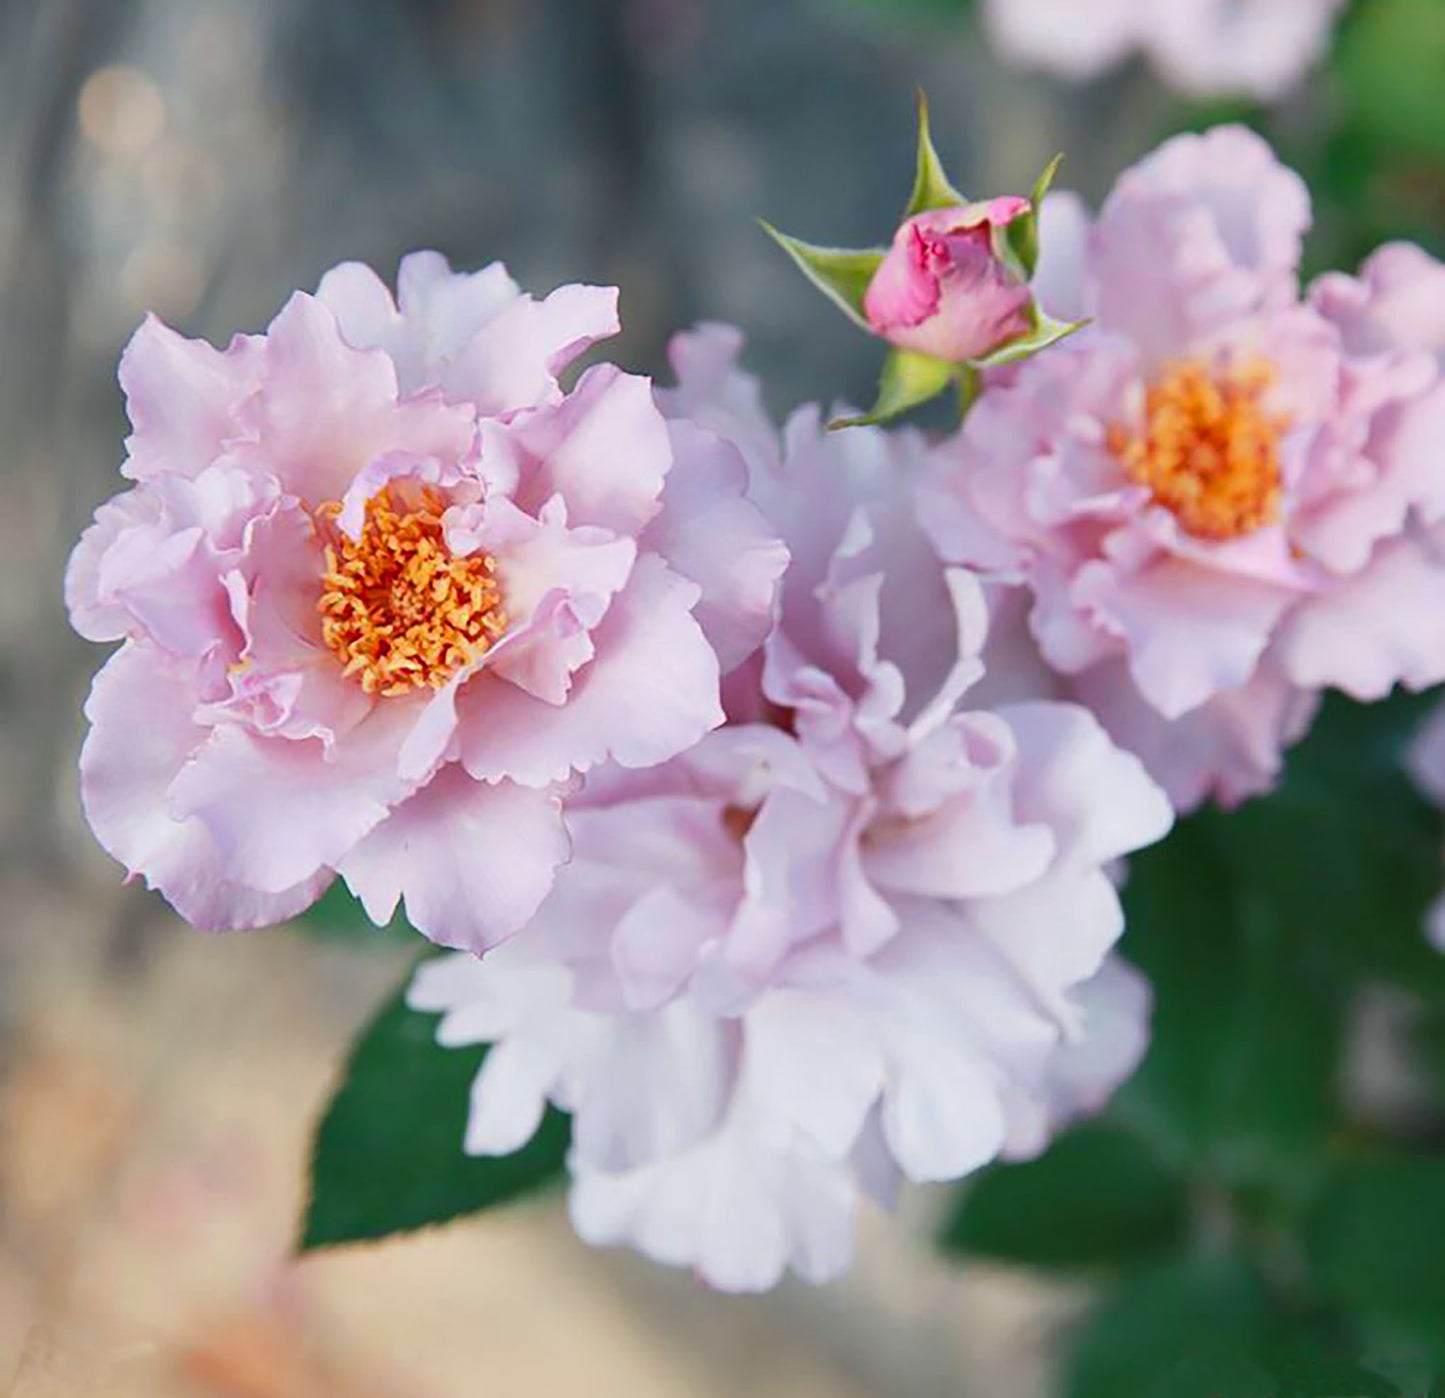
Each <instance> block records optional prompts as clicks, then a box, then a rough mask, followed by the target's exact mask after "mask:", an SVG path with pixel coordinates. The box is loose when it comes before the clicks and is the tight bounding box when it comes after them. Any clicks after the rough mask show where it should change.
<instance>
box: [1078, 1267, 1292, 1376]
mask: <svg viewBox="0 0 1445 1398" xmlns="http://www.w3.org/2000/svg"><path fill="white" fill-rule="evenodd" d="M1269 1326H1270V1310H1269V1302H1268V1298H1267V1296H1266V1294H1265V1291H1264V1289H1263V1287H1262V1286H1261V1285H1260V1283H1259V1281H1258V1280H1257V1279H1256V1277H1255V1276H1254V1275H1253V1273H1252V1272H1250V1271H1249V1269H1248V1268H1246V1267H1244V1266H1243V1265H1242V1264H1241V1263H1239V1262H1237V1261H1235V1260H1234V1259H1232V1258H1226V1257H1219V1258H1209V1259H1191V1260H1189V1261H1185V1262H1176V1263H1170V1264H1167V1265H1161V1266H1159V1267H1154V1268H1149V1269H1145V1270H1143V1271H1141V1272H1139V1273H1137V1274H1136V1275H1135V1276H1133V1277H1132V1278H1131V1279H1130V1280H1129V1281H1128V1282H1126V1283H1125V1284H1124V1285H1123V1286H1121V1287H1120V1288H1119V1289H1118V1290H1117V1291H1116V1292H1115V1293H1114V1294H1113V1295H1112V1296H1111V1297H1109V1299H1108V1300H1106V1301H1105V1302H1104V1304H1103V1305H1102V1306H1101V1307H1100V1308H1099V1309H1098V1310H1097V1311H1096V1312H1095V1313H1094V1315H1093V1316H1092V1317H1091V1318H1090V1319H1089V1321H1088V1322H1087V1324H1086V1326H1085V1328H1084V1330H1083V1332H1082V1334H1081V1335H1080V1336H1079V1338H1078V1340H1077V1343H1076V1344H1075V1345H1074V1347H1073V1352H1072V1355H1071V1358H1070V1362H1069V1364H1068V1366H1067V1367H1068V1379H1067V1383H1066V1385H1065V1388H1064V1392H1065V1394H1066V1398H1130V1396H1131V1395H1134V1394H1139V1395H1144V1396H1145V1398H1279V1389H1278V1387H1277V1386H1276V1385H1275V1383H1274V1382H1273V1380H1272V1379H1271V1377H1270V1375H1269V1374H1268V1372H1267V1371H1266V1370H1265V1369H1263V1368H1262V1367H1261V1366H1260V1365H1259V1363H1258V1361H1256V1360H1255V1358H1254V1355H1255V1354H1256V1353H1257V1352H1258V1350H1259V1349H1260V1348H1261V1346H1263V1345H1264V1344H1265V1343H1266V1341H1267V1337H1268V1333H1269Z"/></svg>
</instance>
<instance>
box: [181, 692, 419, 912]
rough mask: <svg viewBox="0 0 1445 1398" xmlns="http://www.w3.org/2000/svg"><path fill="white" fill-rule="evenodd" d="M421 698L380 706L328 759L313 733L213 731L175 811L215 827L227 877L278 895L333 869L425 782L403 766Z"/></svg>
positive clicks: (188, 772) (184, 777)
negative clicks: (401, 754)
mask: <svg viewBox="0 0 1445 1398" xmlns="http://www.w3.org/2000/svg"><path fill="white" fill-rule="evenodd" d="M416 713H417V709H416V705H415V704H413V703H410V702H407V701H404V700H399V699H393V700H390V701H389V702H387V703H384V704H379V705H377V706H376V708H375V709H373V710H372V712H371V714H370V715H369V716H368V717H367V718H366V719H365V720H364V721H363V722H362V723H360V724H358V725H357V726H356V728H354V729H353V730H352V732H351V733H350V734H349V735H348V740H347V742H346V743H344V744H341V745H339V746H338V747H337V748H336V749H335V751H334V754H333V756H332V758H331V760H329V761H328V760H327V755H326V750H325V748H324V747H323V745H322V744H321V742H320V741H318V740H316V739H305V740H296V741H292V740H288V739H284V738H264V737H258V736H257V735H256V734H254V733H251V732H248V731H247V730H245V729H243V728H240V727H236V726H231V725H227V726H224V727H219V728H215V729H212V730H211V734H210V736H209V738H208V739H207V740H206V742H205V743H204V744H203V745H202V746H201V747H200V748H198V749H197V750H196V752H195V755H194V756H193V757H192V759H191V760H190V762H189V763H187V765H186V767H185V768H184V769H183V770H182V771H181V773H180V774H179V775H178V776H177V778H176V780H175V781H174V783H172V785H171V790H170V802H171V804H170V809H171V814H172V815H173V816H175V817H176V818H177V819H181V820H184V819H187V818H189V817H195V818H197V819H199V820H201V821H202V822H203V823H204V824H205V826H206V828H207V829H208V830H209V831H210V833H211V836H212V838H213V839H214V840H215V843H216V847H217V849H218V850H219V852H220V859H221V862H222V865H223V867H224V868H225V869H226V871H227V873H228V875H229V876H230V877H231V878H233V879H236V880H238V881H242V882H245V883H247V884H251V885H253V886H255V887H257V888H260V889H263V890H265V891H267V892H274V893H279V892H280V891H282V890H283V889H287V888H290V887H291V886H292V885H293V884H296V883H299V882H300V881H302V880H304V879H307V878H310V877H312V876H313V875H314V874H315V872H316V870H317V868H318V867H320V866H321V865H329V866H331V867H333V868H334V867H335V866H336V864H337V863H338V862H339V861H340V860H341V859H342V858H343V856H345V855H346V854H347V852H348V851H350V850H351V849H352V848H353V847H354V846H355V845H356V844H357V842H358V841H360V839H361V838H362V836H364V835H365V834H366V833H367V832H368V831H370V830H371V829H372V828H373V827H374V826H376V825H377V824H379V823H380V822H381V820H382V819H383V818H384V817H385V816H386V814H387V812H388V811H389V810H390V808H391V807H392V806H394V805H396V804H397V803H399V802H400V801H402V800H404V799H405V798H406V797H407V796H409V795H410V794H411V792H412V791H413V790H414V789H415V788H416V786H417V785H418V783H417V782H415V781H407V780H404V779H403V778H402V777H401V775H400V774H399V772H398V770H397V752H398V750H399V748H400V747H401V744H402V742H403V741H404V739H405V737H406V734H407V732H408V731H409V729H410V728H411V727H412V726H413V724H414V723H415V720H416Z"/></svg>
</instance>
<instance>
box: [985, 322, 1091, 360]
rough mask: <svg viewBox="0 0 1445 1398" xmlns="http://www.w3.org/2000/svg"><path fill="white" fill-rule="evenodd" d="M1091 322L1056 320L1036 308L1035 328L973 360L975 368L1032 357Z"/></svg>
mask: <svg viewBox="0 0 1445 1398" xmlns="http://www.w3.org/2000/svg"><path fill="white" fill-rule="evenodd" d="M1088 324H1089V322H1088V321H1087V320H1073V321H1067V320H1055V319H1053V317H1052V316H1047V315H1045V314H1044V313H1043V312H1042V311H1040V310H1038V309H1037V308H1035V311H1034V328H1033V329H1032V330H1030V331H1029V332H1028V334H1026V335H1020V336H1019V337H1018V339H1016V340H1010V341H1009V342H1008V343H1007V344H1005V345H1000V346H999V348H998V349H996V350H994V351H993V353H991V354H986V355H984V357H983V358H982V359H975V360H973V361H972V364H973V367H974V368H975V369H1001V368H1003V367H1004V365H1006V364H1018V363H1019V362H1020V361H1022V360H1025V359H1031V358H1033V356H1034V355H1036V354H1039V353H1040V352H1041V351H1043V350H1046V349H1048V348H1049V347H1050V346H1052V345H1056V344H1058V343H1059V341H1060V340H1067V339H1068V337H1069V336H1070V335H1072V334H1074V332H1075V331H1077V330H1082V329H1083V328H1084V327H1085V326H1086V325H1088Z"/></svg>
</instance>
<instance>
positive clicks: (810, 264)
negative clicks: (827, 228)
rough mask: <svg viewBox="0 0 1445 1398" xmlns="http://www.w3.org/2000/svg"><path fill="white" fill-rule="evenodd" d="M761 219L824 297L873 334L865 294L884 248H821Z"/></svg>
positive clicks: (881, 257)
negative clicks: (866, 309) (864, 308)
mask: <svg viewBox="0 0 1445 1398" xmlns="http://www.w3.org/2000/svg"><path fill="white" fill-rule="evenodd" d="M758 222H759V223H760V224H762V226H763V230H764V232H766V233H767V234H768V236H769V237H770V238H772V240H773V241H774V242H775V243H777V245H778V246H779V247H780V248H782V250H783V251H784V252H785V253H787V254H788V256H789V257H791V258H792V259H793V261H794V262H796V263H797V264H798V267H799V269H800V270H801V271H802V273H803V275H804V276H805V277H807V279H808V280H809V281H810V282H812V283H813V285H814V286H816V287H817V288H818V290H819V291H821V292H822V293H823V295H824V296H826V297H827V298H828V299H829V300H830V301H832V302H833V304H834V305H836V306H837V307H838V308H839V309H840V310H842V312H843V313H844V315H846V316H847V317H848V319H849V320H851V321H852V322H853V323H854V324H855V325H857V326H860V327H861V328H862V329H864V330H867V331H868V333H869V334H870V335H871V334H872V333H873V331H872V327H871V326H870V325H869V324H868V318H867V316H865V315H864V313H863V297H864V294H865V293H866V292H867V290H868V285H869V283H870V282H871V281H872V280H873V275H874V273H875V272H877V270H878V264H879V263H881V262H882V261H883V256H884V250H883V249H882V248H861V249H855V248H820V247H817V246H815V245H814V244H812V243H805V242H803V241H802V239H801V238H792V237H789V236H788V234H786V233H783V232H780V231H779V230H778V229H776V228H774V227H773V225H772V224H771V223H768V222H767V221H766V220H764V219H759V220H758Z"/></svg>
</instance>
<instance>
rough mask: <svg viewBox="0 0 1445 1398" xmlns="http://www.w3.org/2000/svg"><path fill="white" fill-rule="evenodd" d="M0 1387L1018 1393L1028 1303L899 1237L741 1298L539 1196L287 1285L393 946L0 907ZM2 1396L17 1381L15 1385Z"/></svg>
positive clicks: (1028, 1356)
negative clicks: (305, 1188) (795, 1282)
mask: <svg viewBox="0 0 1445 1398" xmlns="http://www.w3.org/2000/svg"><path fill="white" fill-rule="evenodd" d="M0 907H3V908H4V909H5V910H6V912H5V916H6V918H7V919H8V920H9V922H10V927H9V929H8V933H7V937H6V940H7V943H8V944H9V946H10V947H11V948H14V949H23V955H21V956H18V957H15V958H13V959H12V960H11V961H10V963H9V965H8V968H7V973H6V984H5V992H4V993H5V998H6V1001H7V1003H8V1005H9V1007H10V1020H11V1022H10V1029H9V1034H8V1037H7V1041H6V1047H5V1060H6V1071H4V1073H3V1074H0V1082H3V1094H0V1384H3V1383H6V1382H8V1383H9V1384H10V1387H9V1388H8V1389H7V1388H4V1387H0V1394H10V1395H13V1398H61V1395H82V1394H84V1395H91V1394H95V1395H106V1398H313V1395H315V1396H317V1398H319V1395H336V1398H454V1396H455V1398H462V1396H463V1395H466V1396H467V1398H473V1396H474V1395H478V1394H503V1395H510V1394H513V1393H516V1394H539V1395H544V1398H546V1396H549V1395H553V1394H557V1395H569V1394H574V1393H576V1394H582V1393H586V1394H588V1395H594V1396H595V1398H608V1395H612V1394H617V1395H624V1394H625V1395H628V1398H653V1395H656V1398H664V1395H665V1396H666V1398H694V1395H695V1396H696V1398H712V1395H718V1398H722V1395H735V1394H739V1393H747V1394H757V1395H767V1398H863V1396H864V1395H869V1394H889V1395H908V1394H919V1395H923V1394H928V1395H937V1394H945V1393H955V1392H956V1393H961V1394H986V1395H989V1398H1003V1395H1009V1394H1028V1393H1030V1392H1035V1391H1038V1382H1039V1380H1038V1364H1039V1359H1038V1354H1039V1351H1040V1349H1041V1348H1044V1347H1045V1346H1043V1345H1042V1344H1041V1342H1042V1341H1045V1340H1046V1339H1047V1338H1048V1335H1047V1330H1046V1326H1047V1324H1048V1314H1049V1313H1048V1312H1047V1311H1045V1312H1041V1311H1040V1310H1039V1308H1038V1303H1037V1298H1036V1296H1035V1294H1034V1292H1033V1289H1032V1287H1030V1286H1028V1285H1027V1284H1026V1283H1023V1282H1021V1281H1019V1280H1016V1279H1011V1278H1007V1277H999V1276H991V1275H985V1274H980V1275H979V1276H978V1277H975V1278H970V1279H968V1280H965V1279H963V1278H960V1277H959V1276H957V1275H956V1274H953V1273H950V1272H948V1271H946V1270H945V1269H942V1268H940V1267H938V1266H937V1265H936V1264H935V1263H934V1262H933V1261H932V1260H931V1259H930V1258H929V1257H928V1256H927V1254H926V1252H925V1251H924V1249H922V1248H921V1247H920V1246H918V1245H917V1244H916V1243H915V1242H914V1241H911V1240H910V1231H909V1229H908V1228H907V1227H906V1226H905V1225H904V1224H901V1223H897V1222H892V1223H885V1222H883V1221H879V1220H874V1221H871V1222H870V1225H869V1227H868V1228H867V1229H866V1230H865V1247H864V1257H863V1260H862V1263H861V1265H860V1268H859V1271H858V1274H857V1275H856V1276H855V1277H853V1278H851V1279H850V1280H849V1281H848V1282H845V1283H843V1284H840V1285H838V1286H834V1287H830V1288H825V1289H823V1290H821V1291H816V1292H810V1291H808V1290H806V1289H805V1288H802V1287H797V1286H788V1287H784V1288H783V1289H782V1290H781V1291H779V1292H778V1293H775V1294H774V1295H773V1296H771V1297H768V1298H765V1299H757V1298H747V1299H737V1298H730V1297H724V1296H719V1295H714V1294H711V1293H708V1292H707V1291H705V1290H703V1289H701V1288H699V1287H698V1286H696V1285H695V1284H694V1283H693V1281H692V1280H691V1279H690V1278H689V1277H687V1276H685V1275H683V1274H679V1273H675V1272H670V1271H665V1270H663V1269H660V1268H654V1267H652V1266H651V1265H650V1264H648V1263H646V1262H645V1261H643V1260H641V1259H637V1258H633V1257H631V1256H627V1255H623V1254H614V1253H598V1252H594V1251H591V1250H589V1249H587V1248H585V1247H584V1246H582V1245H581V1244H580V1243H578V1242H577V1241H576V1240H575V1239H574V1238H573V1236H572V1234H571V1232H570V1230H569V1228H568V1226H567V1221H566V1218H565V1216H564V1215H563V1213H562V1211H561V1209H560V1207H558V1206H557V1205H556V1204H554V1203H545V1204H540V1205H530V1206H524V1207H519V1208H516V1209H514V1210H511V1211H509V1212H505V1213H502V1214H500V1215H498V1216H495V1217H492V1218H489V1219H485V1220H481V1221H477V1222H472V1223H467V1224H463V1225H459V1226H454V1227H452V1228H450V1229H446V1230H441V1231H437V1232H433V1233H429V1234H426V1235H422V1236H418V1237H413V1238H408V1239H403V1240H398V1241H395V1242H392V1243H388V1244H385V1245H382V1246H377V1247H369V1248H361V1249H355V1250H347V1251H340V1252H333V1253H329V1254H323V1255H318V1256H315V1257H312V1258H309V1259H307V1260H306V1261H304V1262H301V1263H299V1264H297V1263H293V1262H291V1261H290V1260H289V1259H288V1256H287V1245H288V1241H289V1239H290V1237H291V1234H292V1230H293V1227H294V1221H295V1218H296V1214H297V1211H298V1209H299V1206H300V1198H301V1190H302V1179H303V1171H304V1161H305V1152H306V1144H307V1136H308V1129H309V1123H310V1121H311V1118H312V1115H313V1113H314V1112H315V1111H316V1110H317V1109H318V1107H319V1106H320V1105H321V1104H322V1103H323V1102H324V1101H325V1098H326V1094H327V1091H328V1087H329V1083H330V1079H331V1076H332V1073H333V1071H334V1069H335V1065H336V1063H337V1062H338V1060H339V1056H340V1054H341V1052H342V1050H343V1047H344V1044H345V1041H346V1039H347V1036H348V1033H349V1032H350V1030H351V1029H352V1028H353V1027H354V1026H355V1025H357V1024H358V1023H359V1022H360V1021H361V1020H362V1019H364V1018H365V1016H366V1014H367V1013H368V1012H369V1010H370V1007H371V1006H372V1005H373V1004H374V1003H375V1002H376V1001H377V1000H378V999H379V998H380V997H381V996H383V995H384V994H385V993H386V992H387V991H388V990H389V988H390V987H391V986H392V985H393V984H394V983H395V982H396V980H397V979H398V978H399V975H400V973H401V971H402V969H403V960H402V959H401V958H400V957H399V956H398V954H397V953H396V952H395V951H394V950H392V949H390V948H383V947H379V946H378V947H364V948H354V947H351V946H342V945H337V944H331V943H320V942H317V941H316V940H314V939H311V938H306V937H303V936H302V935H300V934H298V933H295V932H290V931H286V930H278V931H275V932H268V933H257V934H250V935H246V936H230V937H206V936H202V935H200V934H197V933H194V932H191V931H190V930H189V929H186V928H183V927H182V926H181V925H180V924H179V923H177V922H175V921H174V920H173V919H172V918H170V917H169V916H168V915H167V914H166V913H165V911H164V910H163V909H162V908H160V907H159V905H157V904H156V903H154V902H153V901H152V900H151V899H150V898H149V897H148V896H146V895H144V894H142V893H140V892H139V891H137V890H122V889H119V888H114V889H112V890H111V892H110V894H109V895H108V896H107V895H106V894H105V893H104V892H103V891H102V890H100V889H92V890H88V891H87V890H79V889H77V890H71V891H66V890H63V889H57V888H56V887H54V886H52V885H50V884H47V883H44V882H40V881H36V880H29V881H25V880H18V879H12V880H10V881H8V883H6V884H3V885H0ZM12 1376H13V1377H12Z"/></svg>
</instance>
